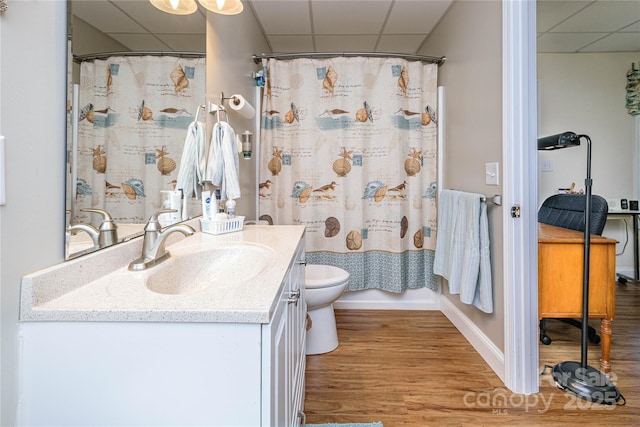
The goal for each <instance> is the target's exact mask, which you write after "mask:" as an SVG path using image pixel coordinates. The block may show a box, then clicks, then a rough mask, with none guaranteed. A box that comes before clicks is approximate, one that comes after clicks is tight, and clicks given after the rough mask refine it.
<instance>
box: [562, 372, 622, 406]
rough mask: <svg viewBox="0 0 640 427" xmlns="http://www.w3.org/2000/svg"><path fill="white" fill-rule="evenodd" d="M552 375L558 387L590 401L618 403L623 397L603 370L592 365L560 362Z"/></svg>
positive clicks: (609, 403)
mask: <svg viewBox="0 0 640 427" xmlns="http://www.w3.org/2000/svg"><path fill="white" fill-rule="evenodd" d="M552 375H553V379H554V380H555V382H556V385H557V386H558V388H560V389H562V390H566V391H568V392H569V393H571V394H573V395H575V396H577V397H579V398H581V399H584V400H588V401H590V402H594V403H602V404H605V405H616V404H617V403H618V400H619V399H620V397H621V395H620V391H618V389H617V388H616V386H614V385H613V384H612V383H611V381H609V378H607V377H606V376H605V375H604V374H603V373H602V372H600V371H599V370H597V369H594V368H592V367H591V366H587V367H584V368H583V367H582V365H581V364H580V363H579V362H561V363H558V364H557V365H555V366H554V367H553V371H552Z"/></svg>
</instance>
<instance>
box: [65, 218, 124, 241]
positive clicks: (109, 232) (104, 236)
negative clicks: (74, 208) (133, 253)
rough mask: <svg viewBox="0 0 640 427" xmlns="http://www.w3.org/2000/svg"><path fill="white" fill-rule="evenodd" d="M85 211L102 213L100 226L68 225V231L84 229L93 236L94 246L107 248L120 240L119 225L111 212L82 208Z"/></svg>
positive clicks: (69, 232)
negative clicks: (114, 220)
mask: <svg viewBox="0 0 640 427" xmlns="http://www.w3.org/2000/svg"><path fill="white" fill-rule="evenodd" d="M80 210H81V211H83V212H91V213H97V214H100V215H102V222H101V223H100V226H99V227H95V226H94V225H91V224H82V223H80V224H73V225H70V226H69V227H67V233H68V234H71V232H72V231H84V232H85V233H87V234H88V235H89V237H91V241H92V242H93V246H94V248H105V247H107V246H111V245H113V244H114V243H116V242H117V241H118V231H117V229H118V226H117V225H116V223H115V222H113V218H112V217H111V215H110V214H109V212H107V211H105V210H102V209H92V208H86V209H80Z"/></svg>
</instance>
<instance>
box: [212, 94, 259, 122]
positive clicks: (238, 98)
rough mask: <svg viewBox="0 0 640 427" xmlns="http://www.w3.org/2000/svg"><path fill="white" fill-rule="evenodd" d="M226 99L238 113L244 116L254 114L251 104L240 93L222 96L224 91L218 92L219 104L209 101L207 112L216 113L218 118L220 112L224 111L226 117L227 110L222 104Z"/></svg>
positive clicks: (249, 116) (248, 116)
mask: <svg viewBox="0 0 640 427" xmlns="http://www.w3.org/2000/svg"><path fill="white" fill-rule="evenodd" d="M225 100H228V101H229V102H230V103H231V104H233V106H232V107H231V109H233V110H236V111H237V112H238V113H239V114H240V115H242V116H244V117H245V118H251V117H253V115H255V109H254V108H253V106H252V105H251V104H250V103H249V102H248V101H247V100H246V99H244V97H242V95H237V94H234V95H232V96H228V97H227V96H224V92H220V104H219V105H218V104H214V103H213V102H210V103H209V113H211V114H217V115H218V120H220V113H221V112H224V113H225V115H226V118H227V119H228V118H229V116H228V114H229V113H228V111H227V109H226V108H225V106H224V101H225Z"/></svg>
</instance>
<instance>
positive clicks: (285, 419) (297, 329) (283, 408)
mask: <svg viewBox="0 0 640 427" xmlns="http://www.w3.org/2000/svg"><path fill="white" fill-rule="evenodd" d="M304 265H305V261H304V249H303V247H302V246H301V247H300V248H299V249H298V251H297V253H296V257H295V260H294V261H293V264H292V266H291V269H290V270H289V275H288V278H287V284H286V285H285V290H284V292H283V293H282V297H281V299H280V301H279V303H278V308H277V311H276V316H275V317H274V322H272V323H271V325H270V327H269V328H268V329H265V336H264V337H263V338H264V339H265V340H270V344H269V347H270V348H271V352H270V355H269V356H270V357H269V358H267V359H265V363H264V366H263V375H266V378H265V382H264V384H265V385H266V386H267V387H268V388H269V389H268V390H264V391H263V392H264V393H265V395H267V394H270V395H271V396H273V397H274V398H272V399H271V407H269V408H267V407H266V406H265V408H264V409H265V411H266V412H265V413H264V419H266V420H269V422H268V423H266V424H263V425H270V426H278V427H280V426H284V427H289V426H291V427H293V426H299V425H301V424H304V423H303V421H304V412H303V405H304V373H305V361H306V357H305V339H306V315H307V305H306V302H305V299H304ZM277 319H279V321H278V320H277Z"/></svg>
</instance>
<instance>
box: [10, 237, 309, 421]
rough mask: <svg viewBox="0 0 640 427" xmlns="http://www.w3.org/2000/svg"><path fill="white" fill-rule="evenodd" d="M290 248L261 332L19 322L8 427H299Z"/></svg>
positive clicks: (296, 276)
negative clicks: (15, 400)
mask: <svg viewBox="0 0 640 427" xmlns="http://www.w3.org/2000/svg"><path fill="white" fill-rule="evenodd" d="M273 228H275V226H273ZM293 247H294V248H295V251H293V252H292V251H289V255H287V257H289V260H290V263H289V264H288V268H287V269H286V273H285V275H284V276H280V277H281V278H282V277H283V279H282V281H281V286H280V287H278V288H277V289H278V292H277V295H278V296H277V298H275V299H272V301H271V303H270V304H269V306H270V307H271V308H272V310H270V311H269V313H270V320H269V321H268V323H258V322H246V321H245V322H237V323H233V322H212V321H202V322H197V321H182V322H171V321H168V322H162V321H157V320H154V321H147V322H145V321H126V320H123V319H121V318H120V319H118V321H91V320H88V321H78V320H73V321H64V320H59V321H23V322H21V324H20V330H19V339H20V354H19V356H18V357H19V364H20V366H19V372H18V373H17V375H18V376H19V383H20V396H19V408H18V425H28V426H51V425H65V426H87V425H91V426H132V425H136V426H203V425H206V426H225V427H231V426H238V427H259V426H261V427H267V426H270V427H294V426H300V425H302V424H303V421H304V413H303V404H304V373H305V336H306V303H305V300H304V239H303V238H301V239H299V240H298V242H297V246H296V245H295V242H294V246H293ZM292 255H293V256H292ZM285 265H286V264H285ZM284 268H285V267H283V269H284ZM23 283H24V282H23ZM45 309H46V310H50V308H48V307H46V305H43V306H42V307H41V308H40V309H39V310H45ZM84 309H85V311H86V313H87V314H86V315H87V317H88V318H89V319H90V318H91V317H90V316H91V315H93V314H92V313H90V310H88V309H87V308H86V307H85V308H84ZM181 309H182V310H184V307H182V308H181ZM32 310H37V309H35V308H34V309H32ZM47 315H52V314H51V313H48V314H47ZM171 315H175V313H173V314H171Z"/></svg>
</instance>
